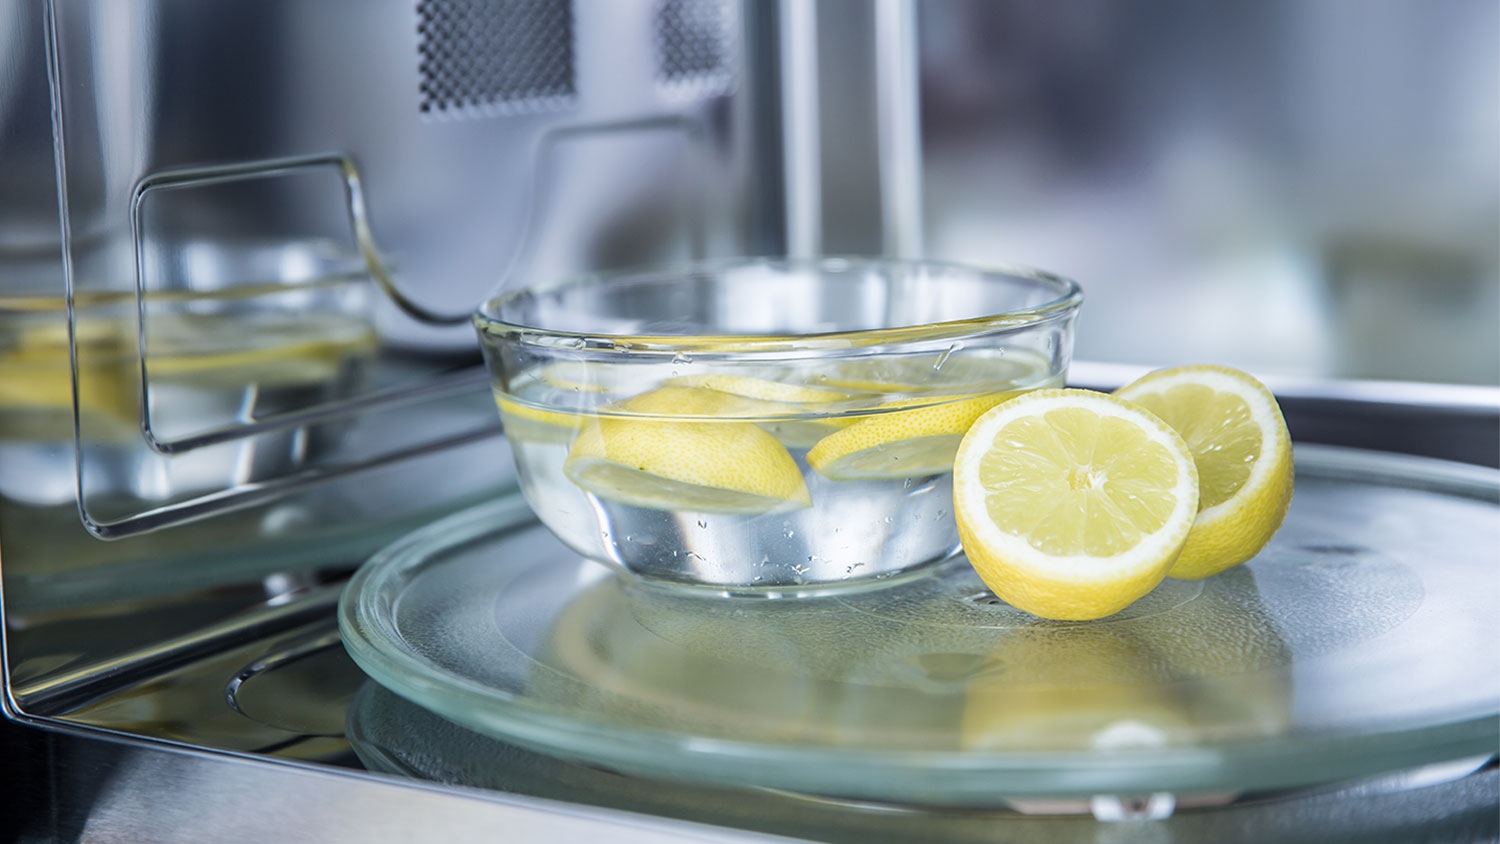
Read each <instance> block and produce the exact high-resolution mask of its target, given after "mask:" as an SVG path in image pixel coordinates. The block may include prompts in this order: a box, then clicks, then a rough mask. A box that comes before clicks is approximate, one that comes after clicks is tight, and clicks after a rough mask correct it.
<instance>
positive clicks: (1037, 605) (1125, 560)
mask: <svg viewBox="0 0 1500 844" xmlns="http://www.w3.org/2000/svg"><path fill="white" fill-rule="evenodd" d="M953 467H954V475H953V504H954V515H955V516H956V517H957V521H958V532H959V537H960V539H961V540H962V542H963V546H964V550H965V552H967V554H968V558H969V562H970V563H971V564H972V565H973V566H974V569H975V571H977V572H978V573H979V576H980V577H981V578H983V580H984V582H985V584H986V585H987V586H989V587H990V589H992V590H993V591H994V592H995V594H996V595H999V596H1000V597H1001V598H1003V599H1004V600H1006V601H1007V602H1009V603H1010V604H1012V605H1014V606H1016V607H1019V608H1021V609H1023V610H1026V611H1027V612H1029V613H1032V614H1033V615H1038V616H1041V617H1043V618H1053V619H1071V620H1084V619H1094V618H1103V617H1104V616H1107V615H1111V614H1113V613H1116V612H1118V611H1120V610H1121V609H1124V608H1125V607H1126V606H1128V605H1130V604H1131V603H1133V602H1134V601H1136V600H1137V599H1138V598H1140V597H1141V596H1143V595H1145V594H1146V593H1147V592H1150V591H1151V590H1152V589H1153V588H1155V587H1156V585H1157V584H1158V583H1160V582H1161V581H1162V579H1163V578H1164V577H1165V576H1166V574H1167V570H1168V569H1170V568H1171V566H1172V563H1173V562H1175V561H1176V559H1177V555H1178V553H1179V552H1180V551H1181V550H1182V547H1183V544H1184V543H1185V542H1186V541H1187V536H1188V531H1189V530H1190V529H1191V528H1192V525H1193V517H1194V515H1195V514H1196V513H1197V511H1198V472H1197V469H1196V467H1195V466H1194V464H1193V456H1192V454H1191V453H1190V452H1189V451H1188V447H1187V444H1186V443H1184V442H1183V440H1182V437H1180V436H1178V434H1177V432H1176V431H1173V430H1172V429H1171V428H1170V427H1168V426H1167V425H1166V423H1164V422H1162V421H1161V420H1160V419H1157V418H1156V417H1155V416H1152V415H1151V414H1149V413H1147V412H1145V411H1143V410H1141V409H1140V408H1137V407H1135V406H1133V405H1131V404H1129V403H1128V402H1125V401H1122V400H1120V399H1117V398H1114V397H1112V396H1107V395H1104V394H1101V393H1093V392H1088V391H1086V390H1038V391H1035V392H1031V393H1027V394H1025V395H1023V396H1020V397H1018V398H1016V399H1014V400H1013V401H1009V402H1006V403H1005V404H1002V405H1000V406H999V407H996V408H995V409H994V410H991V411H990V412H988V413H986V414H985V415H984V416H983V417H981V418H980V419H979V421H977V422H976V423H974V425H973V427H971V428H970V429H969V432H968V434H967V435H965V436H964V439H963V442H962V444H961V445H960V446H959V448H958V455H957V456H956V457H955V458H954V462H953Z"/></svg>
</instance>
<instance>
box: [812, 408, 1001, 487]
mask: <svg viewBox="0 0 1500 844" xmlns="http://www.w3.org/2000/svg"><path fill="white" fill-rule="evenodd" d="M1016 395H1019V394H1018V393H989V394H986V395H981V396H934V397H932V398H917V399H902V400H901V401H895V402H890V403H888V404H884V405H881V406H880V407H879V408H878V409H879V410H884V411H891V410H892V409H893V408H902V407H911V408H912V409H911V410H895V411H894V412H885V413H877V414H872V415H869V416H863V417H856V418H857V421H855V422H854V424H852V425H849V426H848V427H847V428H843V429H842V430H839V431H835V432H834V433H831V434H829V435H828V436H826V437H824V438H823V439H821V440H819V441H818V442H817V444H816V445H814V446H813V447H812V448H811V449H810V450H808V452H807V463H808V465H810V466H812V467H813V469H815V470H817V472H818V474H820V475H822V476H824V477H826V478H828V479H829V480H834V481H867V480H880V479H889V478H914V477H920V476H923V475H939V474H945V473H947V472H951V471H952V470H953V455H954V453H955V452H957V451H958V443H959V441H960V440H962V439H963V436H964V432H966V431H968V430H969V426H970V425H972V424H974V420H976V419H978V418H979V417H980V416H982V415H984V413H985V411H987V410H989V409H990V408H992V407H994V406H995V405H997V404H1000V403H1001V402H1003V401H1005V400H1006V399H1009V398H1013V397H1014V396H1016Z"/></svg>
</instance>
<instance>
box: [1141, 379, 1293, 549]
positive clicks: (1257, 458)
mask: <svg viewBox="0 0 1500 844" xmlns="http://www.w3.org/2000/svg"><path fill="white" fill-rule="evenodd" d="M1115 395H1117V396H1119V397H1121V398H1123V399H1126V400H1127V401H1130V402H1133V403H1135V404H1138V405H1140V406H1141V407H1144V408H1146V409H1147V410H1149V411H1151V412H1152V413H1153V414H1155V415H1156V416H1158V417H1160V418H1161V419H1162V421H1164V422H1166V423H1167V424H1168V425H1171V426H1172V427H1173V428H1174V429H1175V430H1176V431H1177V432H1178V433H1180V434H1182V438H1183V440H1185V441H1186V442H1187V444H1188V448H1189V449H1191V450H1192V452H1193V457H1194V459H1195V461H1196V462H1197V465H1198V482H1199V486H1200V493H1201V494H1200V497H1199V500H1198V518H1197V521H1196V522H1195V523H1194V524H1193V532H1192V533H1191V534H1189V535H1188V541H1187V547H1185V548H1183V549H1182V556H1181V557H1180V558H1179V559H1178V560H1177V564H1176V565H1174V566H1173V567H1172V571H1171V576H1172V577H1181V578H1188V579H1197V578H1202V577H1208V576H1209V575H1214V574H1218V573H1219V572H1221V571H1223V570H1225V569H1227V568H1229V567H1231V566H1234V565H1238V564H1240V563H1243V562H1245V561H1246V560H1249V559H1250V558H1251V557H1254V556H1255V555H1256V554H1258V553H1259V552H1260V550H1261V549H1262V548H1264V547H1265V546H1266V543H1268V542H1270V541H1271V537H1272V536H1273V535H1275V533H1276V531H1277V529H1278V528H1280V527H1281V522H1282V520H1283V519H1285V518H1286V511H1287V506H1288V505H1289V504H1290V503H1291V500H1292V483H1293V481H1292V475H1293V470H1292V438H1291V435H1290V434H1288V433H1287V428H1286V421H1285V420H1284V419H1283V418H1282V416H1281V408H1280V407H1279V406H1277V404H1276V398H1275V397H1274V396H1272V395H1271V391H1270V390H1267V389H1266V387H1265V385H1263V384H1261V383H1260V382H1259V381H1257V380H1255V379H1254V378H1252V377H1251V376H1249V375H1247V374H1245V373H1243V372H1240V371H1239V370H1237V369H1229V368H1228V367H1223V366H1182V367H1178V368H1176V369H1164V370H1161V371H1159V372H1153V373H1151V374H1150V375H1147V376H1145V377H1144V378H1141V379H1140V380H1139V381H1136V382H1134V383H1132V384H1128V385H1126V386H1124V387H1121V388H1120V389H1119V390H1118V391H1116V393H1115Z"/></svg>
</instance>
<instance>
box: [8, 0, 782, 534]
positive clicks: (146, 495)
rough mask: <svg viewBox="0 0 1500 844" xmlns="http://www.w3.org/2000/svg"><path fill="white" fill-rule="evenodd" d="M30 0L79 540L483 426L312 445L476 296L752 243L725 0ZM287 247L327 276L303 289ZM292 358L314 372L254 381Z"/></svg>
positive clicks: (752, 159)
mask: <svg viewBox="0 0 1500 844" xmlns="http://www.w3.org/2000/svg"><path fill="white" fill-rule="evenodd" d="M45 9H46V11H47V12H48V14H47V19H46V21H45V26H44V27H39V28H41V29H43V31H44V32H45V33H46V34H47V36H48V47H49V51H48V54H49V58H50V61H51V76H52V83H53V84H52V92H53V103H52V105H53V108H54V113H55V121H54V125H53V130H54V135H55V140H56V150H57V154H58V167H59V178H58V186H59V196H60V201H61V204H62V220H63V226H62V232H61V237H62V243H63V253H64V261H63V266H62V268H61V273H60V275H61V279H62V284H61V285H57V286H56V287H55V288H54V289H52V290H48V291H44V292H46V293H48V294H49V295H52V296H54V297H58V296H59V295H60V294H65V299H66V303H67V305H68V306H69V308H71V310H69V311H68V313H67V315H66V323H64V322H62V320H63V318H64V317H63V313H62V311H63V308H62V307H59V308H58V309H57V310H58V312H57V313H56V314H44V315H42V317H41V319H43V320H51V322H50V324H49V325H48V326H47V331H49V332H53V333H56V334H57V336H58V337H59V338H62V337H64V336H66V337H67V339H66V342H65V344H64V345H63V346H61V347H60V348H59V350H58V351H59V355H58V362H59V364H60V366H61V367H62V368H60V369H59V372H58V373H57V374H59V375H61V374H62V373H64V372H66V371H67V367H66V366H65V365H62V364H63V360H64V356H63V353H66V354H67V355H71V356H73V357H74V358H75V359H76V360H77V362H78V364H79V368H78V372H77V373H76V375H75V380H77V382H78V385H77V392H78V393H79V399H78V401H79V409H80V413H79V418H78V419H77V420H76V421H75V422H74V427H75V428H76V432H77V439H78V443H77V451H78V457H77V460H76V467H75V468H76V473H77V476H78V478H77V497H78V503H79V505H80V511H81V516H82V518H83V522H84V524H85V526H86V527H87V528H88V529H89V530H90V531H92V532H93V533H94V534H95V535H96V536H99V537H101V538H120V537H124V536H130V535H134V534H137V533H140V532H143V531H147V530H158V529H162V528H165V527H170V526H172V525H175V524H179V523H181V522H183V521H186V520H190V519H200V518H206V517H210V516H212V515H214V514H216V513H219V512H223V511H224V510H226V509H230V508H235V507H245V506H253V505H255V504H257V503H259V502H265V501H269V500H273V499H274V498H276V497H277V496H279V495H283V494H285V493H286V492H287V491H288V490H290V489H294V488H296V487H297V486H298V485H300V484H302V483H305V482H310V481H314V480H319V479H326V478H327V477H332V476H338V475H343V474H348V473H350V472H353V471H358V470H360V469H362V468H366V467H373V466H377V465H383V464H386V463H390V462H392V461H394V460H399V459H406V458H409V457H412V456H415V455H417V454H420V453H423V452H424V451H431V450H434V449H439V448H446V447H452V446H455V445H458V444H461V443H462V442H467V441H470V440H472V439H473V437H474V436H481V435H484V434H482V433H481V432H479V431H477V430H476V431H473V432H467V433H465V434H463V435H462V436H460V437H459V438H458V439H454V438H452V437H451V436H450V437H448V438H446V439H445V438H442V437H438V436H433V437H430V438H428V439H426V440H425V441H424V440H422V439H421V438H419V437H417V438H414V437H413V436H411V435H408V436H407V437H406V438H405V439H404V440H402V441H400V442H397V443H390V444H386V445H387V447H384V448H367V449H365V450H364V451H353V450H351V449H349V448H347V447H346V448H343V449H342V450H341V451H340V453H339V454H338V456H337V459H334V458H333V457H331V456H330V455H329V452H328V449H326V448H323V447H322V445H323V444H325V443H326V442H327V441H329V440H330V438H337V437H339V436H341V434H340V433H339V432H340V431H341V430H342V429H343V428H346V427H348V426H349V425H351V424H353V423H355V422H357V421H358V419H359V418H360V417H361V416H362V415H363V416H368V415H370V414H372V413H376V412H380V413H392V414H396V415H398V416H400V415H404V414H407V413H408V412H409V408H410V407H411V406H412V405H413V404H414V403H415V399H418V398H420V397H421V396H422V395H424V394H430V393H431V391H432V389H433V384H432V383H431V382H432V377H431V376H432V375H435V374H437V373H438V372H440V371H441V369H439V370H437V371H434V372H429V373H426V374H423V373H417V374H416V375H415V377H414V378H413V380H412V381H410V382H406V383H402V382H399V381H397V380H396V379H393V378H392V377H390V373H391V370H390V368H389V367H387V366H386V363H385V360H386V358H387V357H388V353H389V352H391V351H396V352H398V353H404V352H410V351H412V350H422V351H424V352H431V351H441V352H445V353H455V354H468V353H469V352H470V350H471V349H472V347H473V339H472V331H471V329H470V328H469V327H468V326H467V324H466V322H467V319H466V315H467V313H468V311H469V310H470V309H471V308H472V307H473V305H474V304H475V303H476V302H477V301H478V300H479V298H480V297H482V296H483V295H485V294H486V293H488V292H491V291H493V290H495V289H497V288H500V287H504V286H509V285H513V284H524V283H534V282H536V281H538V280H543V279H549V278H556V277H559V276H563V275H568V274H572V273H577V272H583V271H590V270H595V269H600V268H605V267H611V266H619V265H622V264H632V263H644V262H654V261H664V260H671V259H683V258H695V257H703V256H704V255H705V254H706V253H710V252H722V253H744V252H747V251H752V248H753V247H752V244H765V243H767V242H770V241H773V240H774V237H771V236H768V235H767V233H766V232H764V231H762V230H761V227H762V226H765V225H770V226H772V227H774V220H773V219H772V218H771V217H768V216H767V215H766V214H765V213H764V212H763V211H762V210H760V209H759V208H758V206H757V202H759V200H756V199H753V198H751V197H752V193H753V189H754V185H755V184H756V178H755V177H756V174H758V173H759V171H760V169H761V168H762V167H763V166H764V165H765V163H766V162H767V161H768V159H766V157H765V156H764V154H763V153H761V152H759V151H758V150H759V149H760V148H762V147H764V146H765V144H766V141H765V137H764V136H766V135H767V134H768V133H767V131H766V130H765V129H763V128H761V127H760V126H759V125H758V124H759V123H760V122H762V121H758V120H757V119H756V115H757V106H754V105H753V104H750V103H748V102H747V100H749V99H750V97H751V94H752V93H753V92H754V90H755V86H754V85H752V84H742V83H741V80H742V78H743V71H742V62H743V60H744V58H743V57H744V54H745V52H746V36H745V34H744V32H743V30H742V28H741V25H740V24H741V20H742V10H741V8H740V4H738V3H731V2H726V0H692V1H690V0H670V2H668V0H658V1H657V2H648V1H647V0H630V2H617V3H609V4H577V3H572V2H568V0H507V1H506V2H495V3H491V2H477V0H420V2H414V3H413V2H395V0H389V1H388V2H382V3H378V4H369V3H352V2H335V3H318V4H297V3H287V4H273V5H271V6H266V5H264V4H257V3H242V2H236V3H229V4H219V5H216V6H215V7H213V8H212V9H209V8H206V7H203V6H201V5H200V4H193V3H186V2H179V1H178V0H157V2H144V3H136V4H113V3H103V2H90V0H54V2H51V3H48V4H46V6H45ZM104 31H109V32H111V38H109V39H105V40H108V41H109V45H108V47H107V48H101V47H100V45H99V42H100V38H99V34H100V33H101V32H104ZM298 249H301V250H303V251H312V252H314V253H316V255H317V256H318V257H319V258H320V259H321V260H323V262H324V263H325V264H326V265H327V267H328V275H327V276H326V277H325V276H320V277H318V278H313V279H309V278H305V277H302V276H301V275H299V272H300V271H301V265H298V264H297V263H296V261H295V260H294V258H295V256H294V255H291V254H290V253H291V252H293V251H295V250H298ZM244 252H259V253H281V260H279V262H270V264H269V266H268V262H267V261H265V260H259V259H256V260H248V261H247V260H244V259H242V258H240V257H238V256H239V255H240V254H241V253H244ZM237 263H238V264H247V263H248V264H251V265H253V271H252V269H246V268H240V269H238V270H232V271H226V270H225V269H224V268H225V267H226V266H232V265H235V264H237ZM371 282H373V283H371ZM333 287H337V288H338V289H337V290H332V288H333ZM316 290H321V291H323V292H324V295H322V298H321V299H317V300H316V302H315V304H316V307H312V308H310V307H309V300H308V298H307V297H309V296H312V295H315V294H314V292H313V291H316ZM330 290H332V292H329V291H330ZM381 294H383V295H381ZM122 297H123V298H122ZM132 300H133V301H132ZM55 301H58V302H59V303H62V302H63V299H55ZM226 301H227V302H229V304H227V305H225V304H224V302H226ZM95 305H97V306H98V307H95ZM85 306H86V307H85ZM265 311H270V312H272V313H271V315H269V316H268V315H267V314H266V313H265ZM297 311H300V313H299V314H298V315H297V317H296V318H292V317H290V316H288V314H289V313H290V312H297ZM309 313H314V314H315V316H309ZM304 317H306V318H304ZM229 320H233V322H232V323H231V322H229ZM35 321H36V320H33V322H35ZM231 326H232V327H231ZM221 327H222V329H223V331H220V329H221ZM64 329H66V334H65V333H64ZM267 329H269V330H267ZM101 332H102V333H103V334H105V335H108V336H107V337H106V338H105V341H103V342H98V343H90V342H86V341H87V340H88V338H90V337H93V336H94V335H96V334H99V333H101ZM215 333H218V334H219V336H220V338H222V337H228V336H234V335H238V336H239V337H241V338H248V337H249V336H250V335H255V336H258V337H262V338H264V337H267V336H270V337H273V338H274V337H279V336H286V337H289V338H290V337H292V336H293V335H295V337H296V338H303V339H298V340H296V341H295V342H291V341H289V342H287V343H282V344H279V345H277V344H275V343H269V344H268V343H266V342H260V341H250V340H248V339H243V340H242V341H241V342H238V343H233V342H228V343H226V342H223V341H222V340H220V339H210V340H208V341H206V342H205V341H204V339H203V335H206V334H215ZM346 334H347V335H349V337H347V338H344V339H348V340H349V342H348V343H343V345H340V344H339V343H340V342H342V341H339V340H338V338H341V337H343V336H344V335H346ZM179 335H185V337H183V338H179V339H181V340H182V342H180V343H179V344H178V346H183V347H184V348H176V347H173V348H171V349H164V348H161V346H162V343H160V342H158V341H163V342H165V340H171V339H173V338H176V337H178V336H179ZM311 335H318V336H320V337H321V338H323V339H322V340H320V341H317V342H315V343H312V345H310V346H308V345H307V343H306V342H305V338H306V337H308V336H311ZM164 338H165V340H164ZM167 345H170V344H167ZM205 346H206V347H207V350H208V351H209V352H213V353H214V354H205V353H204V351H205V348H204V347H205ZM304 346H306V347H305V348H304ZM335 347H337V348H335ZM346 347H347V348H346ZM132 349H134V351H132ZM169 352H170V353H169ZM345 352H348V354H345ZM304 353H307V354H304ZM247 355H248V356H249V357H248V358H247V357H246V356H247ZM309 357H310V358H311V359H312V360H311V361H310V360H309ZM226 359H227V364H226ZM288 362H290V363H291V364H295V366H294V367H291V368H300V369H305V370H309V371H310V370H311V369H319V371H320V372H321V371H323V370H328V374H329V376H330V377H331V378H333V379H334V381H333V382H331V383H329V382H327V381H326V379H325V380H324V381H319V382H318V388H317V389H298V390H287V389H278V386H279V385H276V384H270V383H268V382H267V381H266V380H265V379H264V378H259V380H258V376H260V375H262V374H263V373H262V370H265V369H267V368H268V367H270V368H280V370H281V371H282V372H285V371H287V369H288V367H287V365H286V364H288ZM314 364H316V365H314ZM407 369H410V367H407ZM211 370H212V371H211ZM206 380H211V381H213V383H212V384H211V385H209V388H208V389H201V387H202V386H203V385H202V384H200V383H199V382H204V381H206ZM462 380H463V379H457V380H454V379H448V381H446V382H445V383H448V384H450V385H451V386H453V387H454V388H455V389H463V388H464V384H463V383H462ZM182 382H189V389H169V387H173V386H176V385H179V384H181V383H182ZM298 384H299V386H305V385H302V383H301V382H298ZM470 386H471V387H473V388H475V389H480V390H482V386H481V385H480V382H479V381H477V380H475V381H474V382H473V383H472V384H471V385H470ZM272 393H275V394H276V395H275V396H273V395H271V394H272ZM293 393H295V395H293ZM283 394H284V395H283ZM215 397H216V398H215ZM101 408H102V409H103V410H105V411H107V412H102V413H101V412H95V411H97V410H99V409H101ZM137 422H138V427H139V429H140V431H141V432H142V434H143V435H144V441H145V446H146V447H145V448H142V447H141V446H140V443H139V442H135V440H136V439H137V438H136V437H134V436H133V435H132V434H131V429H132V428H134V427H137ZM401 427H402V428H403V429H404V430H406V431H408V432H416V431H417V430H418V429H417V427H416V426H415V425H406V426H401ZM492 429H493V426H492ZM310 443H311V447H310V445H309V444H310ZM365 443H366V445H369V444H370V443H369V442H368V440H366V441H365ZM122 482H123V483H125V484H126V486H127V487H128V488H125V489H121V488H120V487H121V483H122ZM64 489H65V488H64V487H59V488H58V489H57V490H56V493H57V494H63V490H64ZM122 492H123V493H125V495H124V499H125V500H121V499H120V495H119V494H120V493H122ZM106 500H108V503H106ZM132 502H133V503H132Z"/></svg>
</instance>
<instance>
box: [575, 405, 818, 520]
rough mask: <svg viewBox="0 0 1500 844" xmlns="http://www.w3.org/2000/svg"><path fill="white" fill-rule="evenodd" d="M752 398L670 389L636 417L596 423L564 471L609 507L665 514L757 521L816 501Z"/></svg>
mask: <svg viewBox="0 0 1500 844" xmlns="http://www.w3.org/2000/svg"><path fill="white" fill-rule="evenodd" d="M744 401H745V400H744V399H743V398H742V397H738V396H733V395H731V394H728V393H721V392H718V391H716V390H708V389H703V388H701V387H661V388H659V389H656V390H652V391H651V392H648V393H642V394H641V395H638V396H635V397H633V398H630V399H626V400H625V401H623V402H621V403H620V404H619V405H617V406H616V408H615V409H616V410H619V411H624V412H625V413H627V414H639V418H633V417H632V416H628V415H619V416H615V415H605V416H596V417H592V418H589V419H588V421H587V423H586V424H585V425H584V427H583V430H582V431H581V432H580V433H579V435H578V438H577V439H576V440H574V441H573V445H572V447H571V448H570V449H569V450H568V457H567V461H566V462H565V463H564V464H563V471H564V473H565V474H566V475H567V476H568V478H569V479H570V480H572V481H573V483H575V484H577V485H578V486H580V487H583V488H584V489H586V490H588V491H589V492H592V493H593V494H595V495H597V496H599V497H600V498H605V499H609V500H611V501H618V502H621V503H624V504H631V505H634V506H637V507H647V508H651V509H657V510H689V511H694V512H704V513H739V514H756V513H767V512H777V511H782V510H793V509H800V508H803V507H808V506H811V504H812V499H811V497H810V496H809V495H808V492H807V484H806V483H805V482H804V481H803V479H802V473H801V472H800V471H799V470H798V468H797V463H796V461H794V460H793V459H792V456H791V455H790V454H789V453H787V450H786V446H784V445H782V444H781V443H779V442H777V441H776V438H775V437H773V436H771V435H770V434H768V433H766V432H765V431H763V430H761V429H760V428H759V427H757V426H756V425H755V424H754V423H752V422H746V421H716V420H715V419H714V417H736V416H743V415H744V408H745V405H744Z"/></svg>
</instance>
